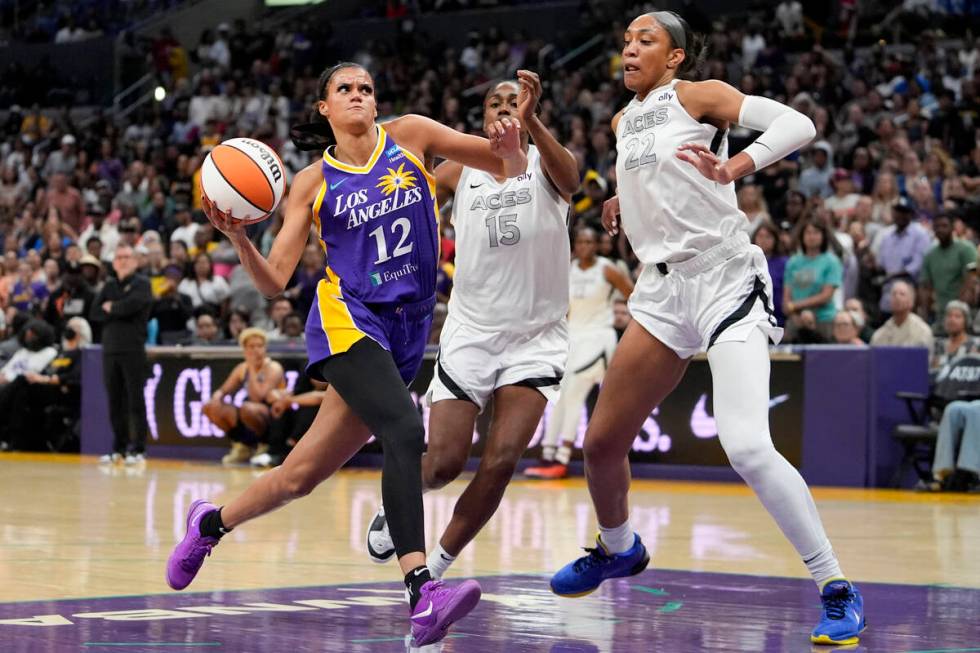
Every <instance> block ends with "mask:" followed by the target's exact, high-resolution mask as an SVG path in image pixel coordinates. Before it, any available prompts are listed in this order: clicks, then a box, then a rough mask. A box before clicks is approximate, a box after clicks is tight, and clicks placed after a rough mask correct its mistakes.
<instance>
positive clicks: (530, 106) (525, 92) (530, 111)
mask: <svg viewBox="0 0 980 653" xmlns="http://www.w3.org/2000/svg"><path fill="white" fill-rule="evenodd" d="M517 81H518V82H519V83H520V86H521V89H520V91H519V92H518V94H517V115H519V116H520V118H521V120H523V121H524V124H527V123H528V121H529V120H531V118H533V117H534V114H535V112H536V111H537V109H538V101H539V100H540V99H541V78H540V77H538V74H537V73H535V72H531V71H530V70H518V71H517Z"/></svg>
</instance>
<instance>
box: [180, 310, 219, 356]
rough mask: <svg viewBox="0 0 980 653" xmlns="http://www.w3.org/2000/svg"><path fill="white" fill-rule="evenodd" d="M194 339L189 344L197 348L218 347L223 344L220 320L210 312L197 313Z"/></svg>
mask: <svg viewBox="0 0 980 653" xmlns="http://www.w3.org/2000/svg"><path fill="white" fill-rule="evenodd" d="M194 325H195V329H194V337H193V338H192V339H191V340H190V341H189V342H188V343H187V344H190V345H193V346H195V347H200V346H206V345H216V344H218V343H219V342H221V331H220V330H219V329H218V320H217V319H216V318H215V317H214V315H212V314H211V312H210V311H208V310H202V311H198V312H197V317H196V318H194Z"/></svg>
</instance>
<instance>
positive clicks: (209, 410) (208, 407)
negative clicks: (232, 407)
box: [203, 401, 221, 422]
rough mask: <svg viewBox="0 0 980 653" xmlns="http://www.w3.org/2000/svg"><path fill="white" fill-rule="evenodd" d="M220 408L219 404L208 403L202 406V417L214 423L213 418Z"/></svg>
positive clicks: (215, 402) (214, 402)
mask: <svg viewBox="0 0 980 653" xmlns="http://www.w3.org/2000/svg"><path fill="white" fill-rule="evenodd" d="M220 408H221V403H220V402H217V401H209V402H208V403H206V404H204V408H203V412H204V415H205V416H206V417H207V418H208V419H209V420H211V421H212V422H213V421H215V418H216V416H217V414H218V410H219V409H220Z"/></svg>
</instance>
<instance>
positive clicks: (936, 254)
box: [919, 214, 977, 328]
mask: <svg viewBox="0 0 980 653" xmlns="http://www.w3.org/2000/svg"><path fill="white" fill-rule="evenodd" d="M932 231H933V233H934V234H935V236H936V240H937V241H938V242H937V244H936V245H934V246H933V247H932V249H930V250H929V251H928V252H927V253H926V255H925V258H924V259H923V260H922V272H921V275H920V280H921V286H920V288H919V293H920V294H919V306H920V308H921V311H920V315H922V317H924V318H929V317H930V316H931V315H934V314H935V315H939V314H942V313H944V312H945V310H946V305H947V304H949V303H950V302H951V301H953V300H954V299H957V298H958V297H960V294H961V292H962V291H963V286H964V281H965V279H966V276H967V271H968V269H969V267H970V265H971V264H973V265H975V264H976V262H977V248H976V246H974V245H973V244H972V243H968V242H965V241H963V240H960V239H959V238H953V221H952V220H951V219H950V217H949V215H947V214H940V215H937V216H936V218H935V219H934V220H933V221H932ZM964 328H965V326H964Z"/></svg>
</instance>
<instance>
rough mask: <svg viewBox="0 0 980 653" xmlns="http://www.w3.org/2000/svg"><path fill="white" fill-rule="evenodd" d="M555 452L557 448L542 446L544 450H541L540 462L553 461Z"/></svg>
mask: <svg viewBox="0 0 980 653" xmlns="http://www.w3.org/2000/svg"><path fill="white" fill-rule="evenodd" d="M555 451H557V448H556V447H554V446H551V445H548V444H546V445H545V446H544V448H543V449H542V450H541V459H542V460H554V459H555Z"/></svg>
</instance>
